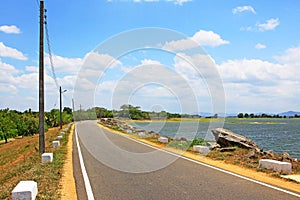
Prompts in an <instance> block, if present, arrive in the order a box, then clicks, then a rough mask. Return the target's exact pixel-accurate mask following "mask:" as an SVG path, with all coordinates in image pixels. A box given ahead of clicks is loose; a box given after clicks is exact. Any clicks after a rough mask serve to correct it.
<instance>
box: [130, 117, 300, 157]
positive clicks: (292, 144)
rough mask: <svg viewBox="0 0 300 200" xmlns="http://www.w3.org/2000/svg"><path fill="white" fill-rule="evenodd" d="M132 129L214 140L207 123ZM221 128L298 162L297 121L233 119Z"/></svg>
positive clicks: (299, 131)
mask: <svg viewBox="0 0 300 200" xmlns="http://www.w3.org/2000/svg"><path fill="white" fill-rule="evenodd" d="M135 126H138V127H139V128H143V129H146V130H148V131H150V130H152V131H156V132H158V133H159V134H160V135H166V136H170V137H185V138H187V139H192V138H195V137H197V138H206V139H213V138H214V137H213V136H212V134H211V132H210V130H208V129H209V122H181V123H180V122H165V123H163V122H152V123H147V122H136V123H135ZM224 128H226V129H229V130H231V131H233V132H235V133H238V134H240V135H244V136H246V137H248V138H250V139H252V140H253V141H254V142H255V143H257V144H258V145H259V146H261V147H262V148H263V149H264V151H266V150H270V149H272V150H274V151H275V152H276V153H282V152H284V151H286V152H288V153H290V154H291V155H292V156H293V157H296V158H299V159H300V120H299V119H247V120H245V119H243V120H238V119H233V120H226V121H225V123H224Z"/></svg>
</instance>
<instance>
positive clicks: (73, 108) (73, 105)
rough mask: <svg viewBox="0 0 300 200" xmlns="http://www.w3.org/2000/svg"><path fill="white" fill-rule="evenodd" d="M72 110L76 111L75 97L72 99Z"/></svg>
mask: <svg viewBox="0 0 300 200" xmlns="http://www.w3.org/2000/svg"><path fill="white" fill-rule="evenodd" d="M72 111H73V113H74V112H75V103H74V99H72Z"/></svg>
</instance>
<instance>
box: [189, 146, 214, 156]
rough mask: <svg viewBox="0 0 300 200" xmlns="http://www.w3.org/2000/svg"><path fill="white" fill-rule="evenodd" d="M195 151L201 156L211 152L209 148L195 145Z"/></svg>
mask: <svg viewBox="0 0 300 200" xmlns="http://www.w3.org/2000/svg"><path fill="white" fill-rule="evenodd" d="M193 151H195V152H198V153H201V154H208V153H209V151H210V150H209V148H208V147H207V146H202V145H194V146H193Z"/></svg>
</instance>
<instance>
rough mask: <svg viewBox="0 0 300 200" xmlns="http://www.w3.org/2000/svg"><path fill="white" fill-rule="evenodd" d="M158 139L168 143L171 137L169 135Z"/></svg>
mask: <svg viewBox="0 0 300 200" xmlns="http://www.w3.org/2000/svg"><path fill="white" fill-rule="evenodd" d="M158 141H159V142H161V143H168V142H169V139H168V138H167V137H159V138H158Z"/></svg>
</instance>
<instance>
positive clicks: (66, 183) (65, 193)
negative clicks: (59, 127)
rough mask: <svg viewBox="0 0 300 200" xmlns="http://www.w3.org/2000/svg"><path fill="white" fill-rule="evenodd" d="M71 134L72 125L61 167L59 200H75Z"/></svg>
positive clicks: (72, 132) (72, 131)
mask: <svg viewBox="0 0 300 200" xmlns="http://www.w3.org/2000/svg"><path fill="white" fill-rule="evenodd" d="M73 134H74V125H73V126H72V127H71V130H70V134H69V138H68V144H67V156H66V161H65V164H64V167H63V175H62V179H61V182H60V185H61V190H60V193H61V199H62V200H70V199H77V194H76V185H75V179H74V176H73V159H72V147H73V142H72V141H73V140H72V138H73Z"/></svg>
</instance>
